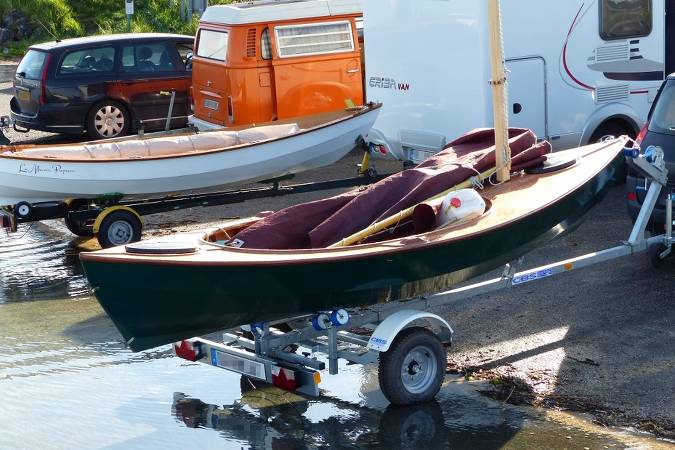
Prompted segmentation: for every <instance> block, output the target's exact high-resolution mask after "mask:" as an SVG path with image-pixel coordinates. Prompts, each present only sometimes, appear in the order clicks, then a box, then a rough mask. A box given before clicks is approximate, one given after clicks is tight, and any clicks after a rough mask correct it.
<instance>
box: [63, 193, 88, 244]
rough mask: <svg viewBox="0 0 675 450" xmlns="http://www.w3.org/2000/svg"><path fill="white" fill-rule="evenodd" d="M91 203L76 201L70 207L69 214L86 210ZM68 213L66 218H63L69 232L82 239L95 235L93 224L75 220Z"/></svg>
mask: <svg viewBox="0 0 675 450" xmlns="http://www.w3.org/2000/svg"><path fill="white" fill-rule="evenodd" d="M88 204H89V203H88V202H87V201H86V200H74V201H73V202H72V203H71V204H70V205H69V207H68V212H70V211H79V210H82V209H86V208H87V205H88ZM68 212H66V217H64V218H63V222H64V223H65V224H66V228H68V231H70V232H71V233H73V234H74V235H75V236H80V237H91V236H93V235H94V230H93V228H92V226H91V224H88V223H87V221H82V220H74V219H72V218H71V217H70V215H69V214H68Z"/></svg>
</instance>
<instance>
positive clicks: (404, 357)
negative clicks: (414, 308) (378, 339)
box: [378, 327, 446, 405]
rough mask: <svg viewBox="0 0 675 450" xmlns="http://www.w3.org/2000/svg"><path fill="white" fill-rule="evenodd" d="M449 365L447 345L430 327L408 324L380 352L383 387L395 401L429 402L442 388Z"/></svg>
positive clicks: (404, 403)
mask: <svg viewBox="0 0 675 450" xmlns="http://www.w3.org/2000/svg"><path fill="white" fill-rule="evenodd" d="M445 365H446V360H445V349H444V348H443V344H442V343H441V341H440V339H438V337H437V336H436V335H435V334H433V333H432V332H431V331H429V330H427V329H426V328H421V327H413V328H407V329H405V330H403V331H401V332H400V333H399V334H398V335H397V336H396V338H395V339H394V341H393V342H392V343H391V346H390V347H389V350H387V351H386V352H384V353H380V365H379V372H378V378H379V380H380V388H381V389H382V392H383V393H384V395H385V396H386V397H387V399H388V400H389V401H390V402H391V403H393V404H395V405H411V404H415V403H423V402H427V401H429V400H431V399H432V398H434V396H435V395H436V394H437V393H438V391H439V390H440V388H441V384H442V383H443V377H444V376H445Z"/></svg>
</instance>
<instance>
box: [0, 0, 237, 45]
mask: <svg viewBox="0 0 675 450" xmlns="http://www.w3.org/2000/svg"><path fill="white" fill-rule="evenodd" d="M232 2H233V0H209V5H216V4H226V3H232ZM13 9H18V10H21V11H23V12H24V13H25V14H26V15H27V16H28V18H29V20H30V22H31V23H32V25H33V27H34V28H35V30H36V31H35V32H34V33H33V35H32V36H31V38H30V39H29V40H23V41H10V42H5V43H4V44H2V46H4V47H5V49H6V50H4V49H3V53H4V55H5V56H10V57H17V56H23V54H24V53H25V52H26V49H27V48H28V47H29V46H30V45H31V44H34V43H36V42H44V41H50V40H53V39H55V38H59V39H65V38H71V37H79V36H88V35H92V34H111V33H124V32H126V31H127V19H126V15H125V12H124V2H123V1H122V0H0V14H3V15H4V14H6V13H7V12H9V11H11V10H13ZM198 21H199V19H198V18H197V16H193V17H192V19H191V20H183V19H181V15H180V0H134V15H133V17H132V21H131V31H132V32H133V33H148V32H163V33H180V34H187V35H194V34H195V32H196V30H197V24H198Z"/></svg>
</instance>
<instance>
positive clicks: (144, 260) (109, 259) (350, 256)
mask: <svg viewBox="0 0 675 450" xmlns="http://www.w3.org/2000/svg"><path fill="white" fill-rule="evenodd" d="M626 142H627V140H626V139H625V138H619V139H617V140H615V141H611V142H609V143H605V144H604V145H602V144H591V146H598V148H596V149H595V150H593V152H592V153H595V152H597V151H600V150H603V149H606V148H609V147H610V146H613V145H616V146H617V150H616V152H615V153H614V155H613V156H612V158H611V159H610V158H608V159H607V161H606V163H605V164H604V165H603V166H602V167H601V168H600V169H599V170H598V171H595V172H592V173H591V174H590V175H589V176H587V177H585V178H584V179H583V181H580V182H578V183H576V184H575V185H574V186H573V187H572V188H570V189H569V190H567V191H566V192H565V194H563V195H560V196H556V197H555V198H552V199H551V200H550V201H548V202H547V203H544V204H542V205H541V206H539V207H538V208H535V209H532V210H530V211H528V212H527V213H525V214H522V215H518V216H516V217H513V218H511V219H509V220H506V221H503V222H500V223H497V224H494V225H492V226H489V227H488V228H485V229H479V230H474V231H472V232H469V233H467V234H462V235H458V236H453V237H450V238H445V237H444V236H442V235H441V234H444V235H445V236H447V234H448V231H454V230H448V229H435V230H431V231H428V232H425V233H421V234H416V235H413V236H406V237H403V238H397V239H391V240H388V241H381V242H373V243H367V244H356V245H351V246H348V247H336V248H313V249H300V250H299V249H254V248H236V247H218V248H208V249H203V250H200V252H216V251H220V252H229V253H230V254H232V255H245V254H249V255H258V256H261V257H264V256H267V257H268V258H266V259H261V260H257V261H251V260H242V259H236V260H228V259H223V260H218V261H213V260H199V261H195V260H192V259H190V258H189V257H188V256H186V255H180V256H176V255H171V256H170V255H165V256H158V255H141V254H134V255H129V254H127V253H113V252H111V251H110V250H104V251H100V252H98V251H97V252H89V253H81V254H80V258H81V259H82V260H83V261H87V262H94V263H96V262H101V263H114V264H117V263H120V264H147V265H173V266H195V267H199V266H208V267H218V266H232V267H256V266H258V267H270V266H281V265H302V264H325V263H335V262H342V261H350V260H356V259H367V258H375V257H381V256H387V255H391V254H400V253H406V252H413V251H419V250H427V249H434V248H437V247H439V246H445V245H450V244H453V243H457V242H462V241H465V240H469V239H473V238H476V237H477V236H480V235H482V234H486V233H493V232H498V231H501V230H502V229H503V228H505V227H507V226H509V225H511V224H513V223H516V222H520V221H523V220H527V219H528V218H530V217H531V216H533V215H536V214H539V213H540V212H542V211H544V210H546V209H547V208H550V207H552V206H553V205H555V204H556V203H558V202H559V201H561V200H563V199H565V198H566V197H568V196H570V195H573V194H574V193H575V192H577V191H579V190H581V189H584V187H585V186H586V185H587V184H588V183H590V182H591V181H592V180H593V179H594V178H596V177H597V176H598V175H600V174H601V173H602V172H603V171H604V170H605V169H606V168H607V167H608V166H609V165H610V164H612V161H613V160H614V159H616V158H617V156H618V155H619V153H620V150H619V149H621V148H623V147H622V146H621V147H620V146H619V144H620V143H623V144H625V143H626ZM578 148H579V147H578ZM590 153H591V152H589V154H590ZM583 157H584V156H581V158H582V160H583ZM578 166H579V165H575V166H572V167H569V168H567V169H563V171H567V170H573V169H574V168H575V167H578ZM558 173H560V172H552V173H545V174H538V175H526V176H535V177H537V178H549V177H551V176H554V175H556V174H558ZM492 201H493V202H494V200H492ZM493 208H494V206H493ZM254 217H255V216H253V217H252V218H254ZM484 217H485V216H481V217H480V218H477V219H474V220H473V221H472V222H469V223H468V224H467V225H469V224H475V222H477V221H480V220H481V219H483V218H484ZM252 218H251V219H252ZM244 220H245V219H241V221H244ZM237 222H239V221H237ZM237 222H235V223H233V224H232V225H233V226H234V225H235V224H236V223H237ZM216 230H218V228H212V229H209V230H204V231H202V232H199V231H195V232H193V233H192V234H193V235H197V234H201V236H202V237H201V238H198V239H199V240H202V239H203V238H204V237H205V236H208V234H209V233H212V232H214V231H216ZM439 235H441V236H439ZM430 236H431V237H432V239H430V240H427V241H426V242H420V241H421V240H423V239H424V238H428V237H430ZM415 238H418V239H415ZM434 238H435V239H434ZM411 239H415V242H410V243H403V241H405V240H411ZM201 244H202V245H204V244H208V245H209V246H212V245H213V244H211V243H201ZM395 245H397V246H396V247H393V246H395ZM355 249H356V250H359V252H354V251H353V250H355ZM200 252H198V253H197V254H199V253H200ZM295 254H298V255H299V256H301V257H299V258H288V256H292V255H295ZM324 255H328V256H326V257H323V258H322V257H321V256H324ZM190 256H194V254H193V255H190ZM270 256H278V258H277V259H272V258H269V257H270Z"/></svg>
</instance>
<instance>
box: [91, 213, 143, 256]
mask: <svg viewBox="0 0 675 450" xmlns="http://www.w3.org/2000/svg"><path fill="white" fill-rule="evenodd" d="M141 230H142V224H141V221H140V220H139V219H138V217H136V215H134V214H133V213H131V212H129V211H124V210H120V211H113V212H111V213H110V214H108V215H107V216H106V217H105V218H104V219H103V220H102V221H101V225H100V226H99V229H98V235H97V236H96V237H97V238H98V242H99V244H101V247H102V248H110V247H115V246H117V245H125V244H131V243H132V242H138V241H140V240H141Z"/></svg>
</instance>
